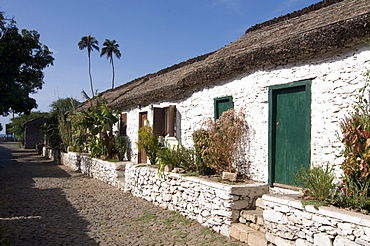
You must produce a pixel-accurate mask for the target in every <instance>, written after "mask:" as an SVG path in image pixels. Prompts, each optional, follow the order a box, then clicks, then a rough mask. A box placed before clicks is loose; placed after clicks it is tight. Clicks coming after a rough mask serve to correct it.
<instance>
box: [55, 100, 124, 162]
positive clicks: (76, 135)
mask: <svg viewBox="0 0 370 246" xmlns="http://www.w3.org/2000/svg"><path fill="white" fill-rule="evenodd" d="M116 115H117V112H115V111H114V110H112V109H110V108H109V107H108V105H107V103H106V102H105V100H104V99H102V98H96V104H95V105H91V106H90V107H89V108H86V109H84V110H83V111H81V112H76V111H74V112H72V113H70V114H69V115H68V117H67V120H66V122H64V123H62V124H64V126H65V127H67V130H68V127H70V132H71V147H72V149H71V150H72V151H76V152H88V151H90V152H91V156H92V157H104V158H112V157H113V156H114V154H115V145H114V143H115V139H114V135H113V125H114V124H115V123H116V122H118V118H117V116H116ZM61 119H62V118H61ZM67 122H68V124H66V123H67ZM67 130H66V131H67Z"/></svg>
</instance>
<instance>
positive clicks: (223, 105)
mask: <svg viewBox="0 0 370 246" xmlns="http://www.w3.org/2000/svg"><path fill="white" fill-rule="evenodd" d="M233 107H234V105H233V97H232V96H228V97H220V98H215V99H214V110H215V116H214V117H215V120H217V119H218V118H220V116H221V115H222V113H223V112H225V111H227V110H229V109H231V108H233Z"/></svg>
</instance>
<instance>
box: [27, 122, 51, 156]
mask: <svg viewBox="0 0 370 246" xmlns="http://www.w3.org/2000/svg"><path fill="white" fill-rule="evenodd" d="M47 121H48V119H47V118H43V117H40V118H36V119H32V120H29V121H27V122H25V123H23V124H22V126H23V128H24V148H25V149H36V145H37V144H39V143H43V142H44V133H43V132H42V131H41V129H40V127H41V126H42V125H43V124H45V123H46V122H47Z"/></svg>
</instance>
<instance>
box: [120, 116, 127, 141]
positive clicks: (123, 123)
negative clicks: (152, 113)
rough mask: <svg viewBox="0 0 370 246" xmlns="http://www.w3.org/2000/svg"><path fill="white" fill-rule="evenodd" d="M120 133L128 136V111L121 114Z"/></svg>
mask: <svg viewBox="0 0 370 246" xmlns="http://www.w3.org/2000/svg"><path fill="white" fill-rule="evenodd" d="M119 135H120V136H127V114H126V113H123V114H121V116H120V122H119Z"/></svg>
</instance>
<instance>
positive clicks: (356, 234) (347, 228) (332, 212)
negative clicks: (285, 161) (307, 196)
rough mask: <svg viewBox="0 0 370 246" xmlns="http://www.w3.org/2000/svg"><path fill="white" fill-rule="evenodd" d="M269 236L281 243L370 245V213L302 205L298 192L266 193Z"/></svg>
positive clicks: (271, 239)
mask: <svg viewBox="0 0 370 246" xmlns="http://www.w3.org/2000/svg"><path fill="white" fill-rule="evenodd" d="M262 198H263V201H264V206H265V210H264V212H263V217H264V220H265V229H266V237H267V239H268V240H269V241H270V242H272V243H274V244H276V245H279V246H285V245H289V246H292V245H297V246H298V245H300V246H301V245H302V246H309V245H320V246H343V245H348V246H354V245H370V216H368V215H364V214H360V213H355V212H351V211H347V210H344V209H339V208H334V207H319V208H317V209H316V208H315V207H314V206H312V205H308V206H305V207H303V206H302V203H301V201H300V200H299V199H298V196H297V195H276V194H275V195H269V194H267V195H263V197H262Z"/></svg>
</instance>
